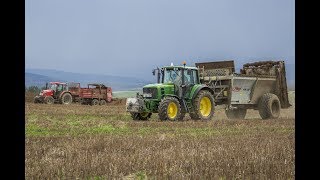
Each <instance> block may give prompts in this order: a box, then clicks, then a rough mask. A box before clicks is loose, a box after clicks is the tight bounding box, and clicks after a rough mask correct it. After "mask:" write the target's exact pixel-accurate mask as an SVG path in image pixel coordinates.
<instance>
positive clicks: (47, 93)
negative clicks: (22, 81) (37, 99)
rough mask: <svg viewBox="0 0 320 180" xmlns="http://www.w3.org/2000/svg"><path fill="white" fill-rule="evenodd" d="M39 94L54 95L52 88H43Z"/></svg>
mask: <svg viewBox="0 0 320 180" xmlns="http://www.w3.org/2000/svg"><path fill="white" fill-rule="evenodd" d="M39 95H40V96H52V95H53V90H51V89H46V90H42V91H41V92H40V94H39Z"/></svg>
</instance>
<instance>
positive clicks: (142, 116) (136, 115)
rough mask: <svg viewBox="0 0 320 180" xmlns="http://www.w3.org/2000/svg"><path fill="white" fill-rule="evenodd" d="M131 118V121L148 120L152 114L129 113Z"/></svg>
mask: <svg viewBox="0 0 320 180" xmlns="http://www.w3.org/2000/svg"><path fill="white" fill-rule="evenodd" d="M130 114H131V117H132V119H133V120H148V119H149V118H150V117H151V115H152V113H148V112H143V113H133V112H131V113H130Z"/></svg>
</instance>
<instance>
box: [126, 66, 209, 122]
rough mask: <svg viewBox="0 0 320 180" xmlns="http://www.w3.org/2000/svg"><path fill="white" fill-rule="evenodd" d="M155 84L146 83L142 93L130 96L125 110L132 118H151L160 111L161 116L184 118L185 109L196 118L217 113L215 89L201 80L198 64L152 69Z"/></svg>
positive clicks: (175, 119)
mask: <svg viewBox="0 0 320 180" xmlns="http://www.w3.org/2000/svg"><path fill="white" fill-rule="evenodd" d="M153 75H157V83H156V84H148V85H146V86H144V87H143V94H139V93H137V95H136V97H135V98H127V102H126V110H127V112H130V114H131V116H132V118H133V120H148V119H149V118H150V117H151V115H152V113H158V115H159V119H160V120H170V121H179V120H183V118H184V116H185V114H186V113H189V115H190V117H191V118H192V119H195V120H200V119H201V120H210V119H211V118H212V116H213V114H214V109H215V103H214V96H213V94H214V92H213V90H212V89H210V88H209V87H208V86H207V85H205V84H200V80H199V72H198V68H196V67H188V66H186V63H185V62H184V63H183V65H181V66H173V65H172V64H171V66H164V67H162V68H157V69H154V70H153Z"/></svg>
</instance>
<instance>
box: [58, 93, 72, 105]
mask: <svg viewBox="0 0 320 180" xmlns="http://www.w3.org/2000/svg"><path fill="white" fill-rule="evenodd" d="M60 103H61V104H65V105H67V104H71V103H72V95H71V94H70V93H64V94H63V95H62V96H61V99H60Z"/></svg>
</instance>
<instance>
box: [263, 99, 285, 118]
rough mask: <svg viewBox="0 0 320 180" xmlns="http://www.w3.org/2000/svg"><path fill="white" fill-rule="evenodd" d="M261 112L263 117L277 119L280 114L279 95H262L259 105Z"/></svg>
mask: <svg viewBox="0 0 320 180" xmlns="http://www.w3.org/2000/svg"><path fill="white" fill-rule="evenodd" d="M258 109H259V114H260V116H261V118H262V119H276V118H278V117H279V116H280V109H281V105H280V100H279V98H278V96H277V95H275V94H272V93H266V94H264V95H262V96H261V98H260V101H259V105H258Z"/></svg>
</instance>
